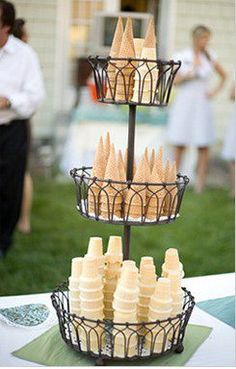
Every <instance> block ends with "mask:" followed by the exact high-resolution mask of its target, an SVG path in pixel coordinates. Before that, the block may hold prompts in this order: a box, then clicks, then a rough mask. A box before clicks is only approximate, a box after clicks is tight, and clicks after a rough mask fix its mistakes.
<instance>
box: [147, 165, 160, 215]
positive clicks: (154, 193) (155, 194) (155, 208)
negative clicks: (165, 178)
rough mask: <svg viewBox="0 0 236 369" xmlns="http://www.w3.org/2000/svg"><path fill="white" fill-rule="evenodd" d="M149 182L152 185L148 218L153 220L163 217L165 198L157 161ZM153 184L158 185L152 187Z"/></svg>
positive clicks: (148, 200)
mask: <svg viewBox="0 0 236 369" xmlns="http://www.w3.org/2000/svg"><path fill="white" fill-rule="evenodd" d="M148 182H149V183H150V185H149V186H148V190H147V202H146V204H147V207H146V217H147V218H148V219H152V220H153V219H158V218H159V217H160V216H161V213H162V210H163V208H164V200H163V199H164V196H165V189H164V186H163V185H162V182H161V178H160V176H159V174H158V167H157V161H154V167H153V170H152V172H151V175H150V176H149V181H148ZM152 183H157V185H152Z"/></svg>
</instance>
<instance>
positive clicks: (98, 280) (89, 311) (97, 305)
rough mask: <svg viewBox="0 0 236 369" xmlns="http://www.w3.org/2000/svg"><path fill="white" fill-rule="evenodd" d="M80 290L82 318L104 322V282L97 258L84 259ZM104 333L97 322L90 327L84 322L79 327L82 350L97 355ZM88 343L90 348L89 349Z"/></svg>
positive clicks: (88, 257) (86, 257)
mask: <svg viewBox="0 0 236 369" xmlns="http://www.w3.org/2000/svg"><path fill="white" fill-rule="evenodd" d="M79 290H80V304H81V316H84V317H85V318H87V319H93V320H98V319H100V320H103V318H104V313H103V308H104V304H103V298H104V297H103V282H102V277H101V275H100V274H99V271H98V261H97V259H96V258H95V257H91V256H88V255H86V256H85V257H84V260H83V267H82V273H81V277H80V284H79ZM91 328H92V329H91ZM102 331H103V330H102V328H101V327H100V326H98V325H97V323H96V322H94V323H93V322H91V323H90V327H88V325H86V323H83V322H82V323H81V324H80V326H79V332H80V340H81V347H82V350H88V349H90V350H91V351H93V352H95V353H97V352H98V350H99V347H100V346H101V339H102V337H103V336H102ZM88 335H89V337H90V340H89V341H88V340H87V338H88ZM88 342H89V343H90V347H87V343H88Z"/></svg>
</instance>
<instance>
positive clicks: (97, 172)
mask: <svg viewBox="0 0 236 369" xmlns="http://www.w3.org/2000/svg"><path fill="white" fill-rule="evenodd" d="M105 162H106V160H105V157H104V145H103V139H102V136H100V139H99V142H98V145H97V148H96V154H95V160H94V163H93V170H92V176H93V177H98V178H100V179H101V178H103V176H104V173H105Z"/></svg>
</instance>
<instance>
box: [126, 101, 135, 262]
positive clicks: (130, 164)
mask: <svg viewBox="0 0 236 369" xmlns="http://www.w3.org/2000/svg"><path fill="white" fill-rule="evenodd" d="M135 121H136V105H129V126H128V146H127V147H128V149H127V150H128V155H127V173H126V174H127V180H128V181H132V179H133V168H134V146H135ZM130 234H131V226H130V225H125V226H124V243H123V244H124V250H123V254H124V260H127V259H129V249H130Z"/></svg>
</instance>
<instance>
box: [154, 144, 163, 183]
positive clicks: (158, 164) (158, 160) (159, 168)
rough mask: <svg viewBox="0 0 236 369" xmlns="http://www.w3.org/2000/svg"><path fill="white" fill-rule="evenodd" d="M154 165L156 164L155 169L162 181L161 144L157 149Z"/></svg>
mask: <svg viewBox="0 0 236 369" xmlns="http://www.w3.org/2000/svg"><path fill="white" fill-rule="evenodd" d="M155 166H156V171H157V173H158V174H159V177H160V178H161V180H162V181H163V182H164V181H165V178H164V168H163V147H162V146H160V148H159V150H158V153H157V157H156V160H155Z"/></svg>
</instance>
